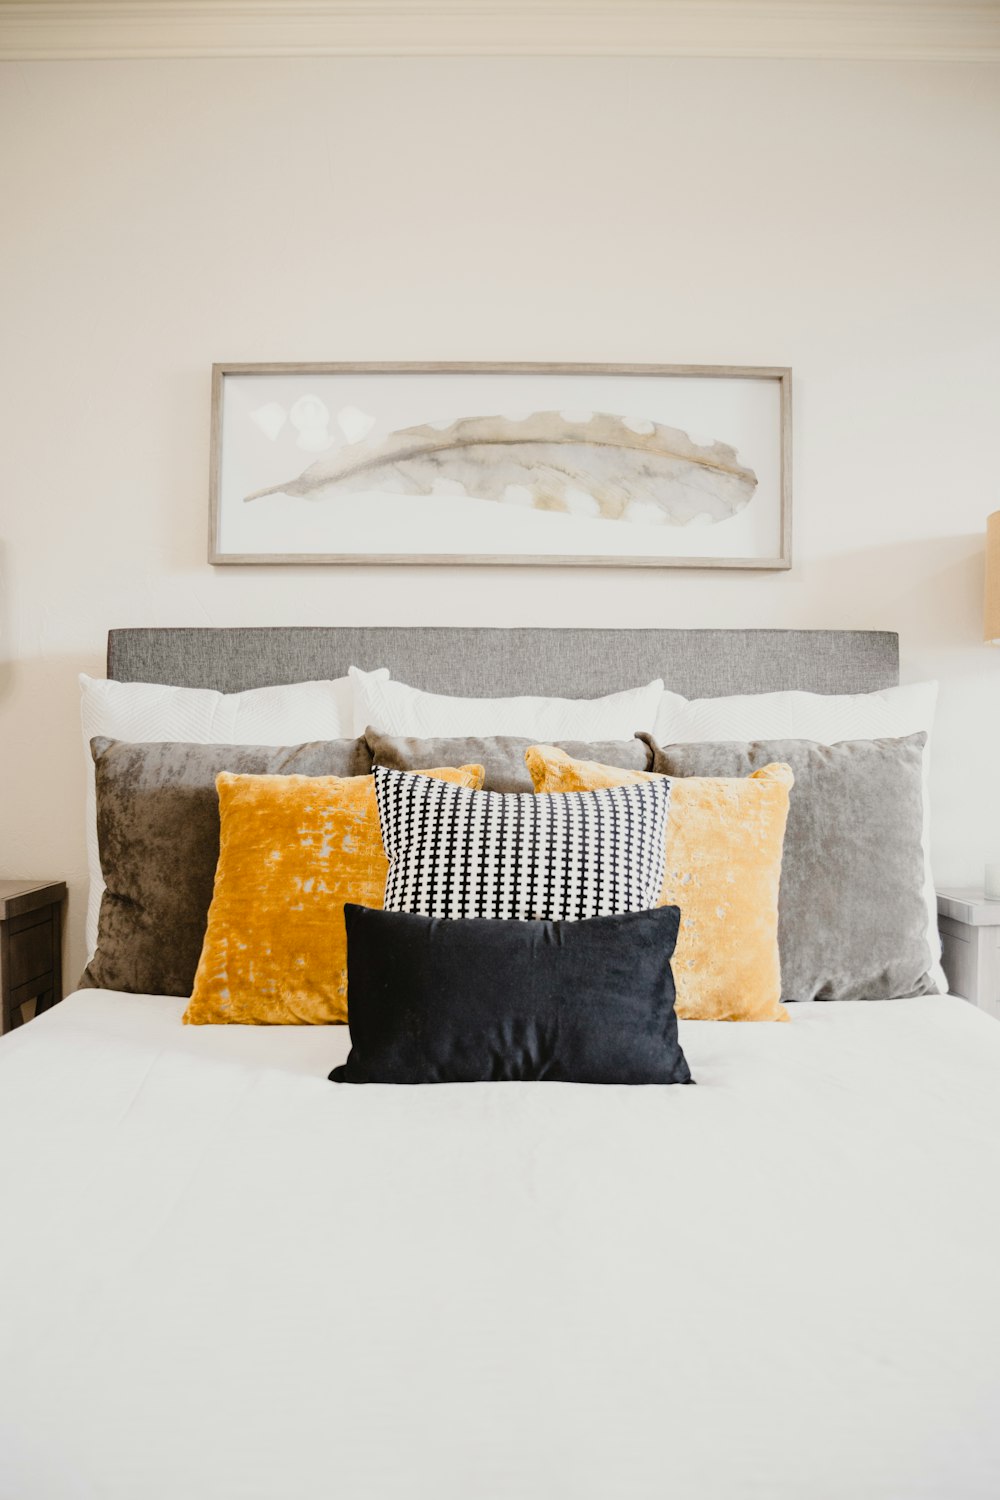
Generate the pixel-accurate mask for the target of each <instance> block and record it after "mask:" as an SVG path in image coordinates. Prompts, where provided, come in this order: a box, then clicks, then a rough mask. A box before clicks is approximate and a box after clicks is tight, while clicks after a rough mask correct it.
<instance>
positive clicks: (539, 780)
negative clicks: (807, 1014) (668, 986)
mask: <svg viewBox="0 0 1000 1500" xmlns="http://www.w3.org/2000/svg"><path fill="white" fill-rule="evenodd" d="M524 758H525V760H526V761H527V763H528V770H529V771H530V772H531V780H532V782H533V784H534V788H535V791H536V792H582V791H593V790H595V789H596V788H597V787H605V786H625V785H630V784H631V783H632V782H635V781H650V780H652V778H653V776H654V775H655V773H654V772H652V771H621V770H618V769H616V768H615V767H614V766H602V765H599V764H598V763H597V762H596V761H589V760H573V759H572V758H571V757H570V756H568V755H567V754H566V752H565V751H564V750H557V749H555V747H554V746H551V745H532V747H531V749H530V750H526V751H525V757H524ZM794 780H795V778H794V776H793V775H792V771H791V768H790V767H789V766H786V765H778V764H775V765H770V766H764V768H763V769H762V770H760V771H754V773H753V774H752V775H751V776H747V777H740V778H726V777H707V776H683V777H672V778H671V788H670V808H669V811H668V813H667V840H666V846H667V864H666V873H665V876H664V881H663V893H662V895H661V897H660V904H661V905H662V906H679V907H680V909H681V926H680V933H679V935H678V938H677V948H676V950H675V952H674V958H673V971H674V984H675V986H676V989H677V1014H678V1016H680V1017H681V1018H682V1019H683V1020H687V1021H787V1020H788V1012H787V1010H786V1009H785V1007H784V1006H783V1005H782V1004H781V964H780V960H779V957H778V883H779V881H780V878H781V850H782V846H783V844H784V838H785V820H786V818H787V817H788V794H789V791H790V789H791V787H792V785H793V783H794Z"/></svg>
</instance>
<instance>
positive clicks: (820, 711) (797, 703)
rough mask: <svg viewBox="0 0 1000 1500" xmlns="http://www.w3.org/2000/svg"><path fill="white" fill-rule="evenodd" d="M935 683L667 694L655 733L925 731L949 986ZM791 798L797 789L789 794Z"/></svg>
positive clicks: (928, 880)
mask: <svg viewBox="0 0 1000 1500" xmlns="http://www.w3.org/2000/svg"><path fill="white" fill-rule="evenodd" d="M937 692H938V685H937V683H936V682H913V683H909V684H907V685H906V686H905V687H894V688H884V689H883V691H882V692H880V693H843V694H835V693H831V694H827V693H750V694H746V695H745V696H742V697H734V698H682V697H681V696H680V694H679V693H671V692H665V693H664V694H663V698H662V700H661V702H660V710H659V713H658V714H657V716H656V731H655V735H654V738H655V739H656V740H657V742H658V743H659V744H661V745H691V744H697V743H700V742H703V741H706V740H818V741H819V743H820V744H823V745H834V744H836V743H837V741H838V740H874V739H900V738H902V737H903V736H904V735H908V734H919V733H920V732H921V731H923V732H924V733H925V734H926V735H927V746H926V749H925V750H924V829H923V845H924V901H925V904H926V907H927V942H928V945H929V946H930V951H931V959H932V964H931V970H930V972H931V976H932V978H933V979H934V982H935V984H936V985H937V987H938V989H939V990H945V989H947V982H946V980H945V976H944V971H943V970H942V968H941V961H940V960H941V938H940V935H939V933H938V919H937V896H936V894H935V890H934V875H933V871H932V869H931V802H930V783H929V772H930V748H931V730H932V728H933V725H934V709H935V706H936V704H937ZM792 795H793V796H794V795H795V794H794V792H793V793H792Z"/></svg>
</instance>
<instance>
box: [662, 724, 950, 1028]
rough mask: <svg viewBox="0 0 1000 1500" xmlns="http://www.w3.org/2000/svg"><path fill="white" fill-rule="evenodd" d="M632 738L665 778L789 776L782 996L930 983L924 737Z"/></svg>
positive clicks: (898, 992)
mask: <svg viewBox="0 0 1000 1500" xmlns="http://www.w3.org/2000/svg"><path fill="white" fill-rule="evenodd" d="M640 738H641V739H643V740H644V741H645V742H646V743H647V744H648V745H649V746H650V748H651V749H652V751H653V769H654V770H655V771H660V772H662V773H663V774H665V775H667V776H747V775H749V774H750V772H751V771H756V770H759V769H760V767H761V766H766V765H768V764H769V763H770V762H771V761H785V762H787V764H788V765H790V766H791V768H792V770H793V771H794V773H795V785H794V787H793V788H792V793H791V802H790V806H789V811H788V824H787V827H786V830H785V848H784V854H783V857H782V865H781V889H780V894H779V899H778V947H779V950H780V953H781V993H782V997H783V998H784V999H785V1000H889V999H893V998H896V997H899V996H903V995H926V994H930V993H933V992H934V991H935V990H936V988H937V986H936V985H935V983H934V981H933V979H932V977H931V974H930V969H931V964H932V957H931V953H930V950H929V948H928V943H927V907H926V904H925V899H924V854H923V843H922V831H923V780H922V764H923V751H924V745H925V743H926V740H927V736H926V735H925V734H911V735H909V736H908V737H907V738H905V739H891V740H890V739H882V740H843V741H842V742H841V743H840V744H837V745H820V744H816V743H814V742H813V741H812V740H754V741H752V742H750V743H749V744H738V743H734V744H729V743H718V744H701V745H664V746H662V747H661V746H659V745H657V744H656V742H655V741H654V740H653V739H651V737H650V736H649V735H641V736H640ZM681 921H682V922H683V903H682V910H681Z"/></svg>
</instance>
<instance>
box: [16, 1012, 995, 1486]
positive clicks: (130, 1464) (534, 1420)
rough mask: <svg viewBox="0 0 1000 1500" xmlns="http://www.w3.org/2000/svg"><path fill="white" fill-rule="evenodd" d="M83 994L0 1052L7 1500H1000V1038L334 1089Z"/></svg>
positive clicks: (835, 1021) (711, 1032)
mask: <svg viewBox="0 0 1000 1500" xmlns="http://www.w3.org/2000/svg"><path fill="white" fill-rule="evenodd" d="M182 1010H183V1002H182V1001H180V1000H175V999H169V998H164V997H155V996H154V997H145V996H134V995H120V994H112V993H108V992H101V991H87V992H83V993H79V994H76V995H73V996H70V997H69V998H68V999H67V1000H66V1001H64V1002H63V1003H62V1004H61V1005H60V1006H57V1007H56V1008H55V1009H54V1010H53V1011H51V1012H49V1013H47V1014H46V1015H44V1016H41V1017H39V1018H38V1019H37V1020H35V1021H33V1022H31V1023H29V1024H28V1025H27V1026H24V1027H22V1028H21V1029H20V1030H18V1031H16V1032H14V1033H12V1034H11V1035H10V1036H9V1037H6V1038H4V1039H3V1041H2V1043H0V1141H2V1152H0V1216H2V1220H3V1232H2V1235H0V1264H2V1268H3V1274H2V1286H3V1295H2V1297H0V1496H3V1497H4V1500H43V1497H44V1500H77V1497H81V1500H82V1497H87V1500H118V1497H128V1500H136V1497H143V1500H160V1497H163V1500H168V1497H169V1500H178V1497H184V1500H201V1497H206V1500H208V1497H211V1500H227V1497H240V1500H256V1497H260V1500H277V1497H280V1500H313V1497H315V1500H319V1497H324V1500H328V1497H330V1496H336V1497H338V1500H354V1497H359V1500H360V1497H364V1500H381V1497H393V1500H395V1497H400V1500H402V1497H406V1500H422V1497H424V1496H426V1497H434V1500H508V1497H519V1500H521V1497H525V1500H535V1497H540V1500H563V1497H565V1500H581V1497H583V1500H589V1497H595V1500H596V1497H601V1500H607V1497H615V1500H617V1497H621V1500H646V1497H650V1500H652V1497H657V1500H659V1497H663V1496H665V1495H676V1496H679V1497H683V1500H731V1497H733V1500H735V1497H740V1500H743V1497H755V1500H756V1497H760V1500H785V1497H788V1500H793V1497H794V1500H825V1497H830V1500H833V1497H838V1500H839V1497H851V1500H883V1497H884V1500H915V1497H921V1500H925V1497H942V1500H966V1497H984V1500H985V1497H991V1500H993V1497H996V1495H997V1494H998V1493H1000V1421H998V1415H997V1414H998V1412H1000V1202H998V1199H1000V1026H998V1025H997V1024H996V1022H995V1021H993V1020H991V1019H989V1018H987V1017H985V1016H984V1015H982V1014H981V1013H979V1012H978V1011H976V1010H974V1009H973V1008H972V1007H971V1006H969V1005H967V1004H966V1003H965V1002H964V1001H961V1000H957V999H953V998H948V997H943V996H928V997H925V998H920V999H914V1000H902V1001H895V1002H886V1003H882V1004H872V1005H865V1004H853V1005H852V1004H835V1005H825V1006H824V1005H800V1006H796V1007H795V1009H794V1013H793V1018H792V1023H791V1024H790V1025H788V1026H763V1025H761V1026H753V1025H721V1024H717V1025H713V1024H711V1023H704V1022H702V1023H697V1022H694V1023H682V1025H681V1033H682V1041H683V1044H684V1047H685V1049H686V1051H687V1055H688V1058H689V1061H690V1063H691V1067H692V1071H693V1073H694V1075H695V1078H696V1079H697V1086H696V1087H693V1088H650V1089H642V1088H636V1089H626V1088H586V1087H579V1086H574V1085H568V1084H541V1085H540V1084H479V1085H471V1086H470V1085H464V1086H463V1085H456V1086H443V1087H436V1088H422V1089H420V1088H417V1089H406V1088H402V1089H390V1088H379V1087H374V1086H372V1087H366V1088H350V1087H335V1086H334V1085H332V1084H330V1083H328V1082H327V1081H326V1074H327V1072H328V1071H329V1069H330V1068H331V1067H332V1066H333V1065H334V1064H335V1063H337V1062H339V1061H341V1060H342V1059H343V1057H344V1055H345V1052H346V1049H347V1045H348V1038H347V1033H346V1031H345V1030H344V1029H343V1028H315V1029H314V1028H307V1027H301V1028H243V1027H198V1028H194V1027H182V1026H181V1024H180V1016H181V1012H182Z"/></svg>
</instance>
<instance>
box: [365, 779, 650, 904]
mask: <svg viewBox="0 0 1000 1500" xmlns="http://www.w3.org/2000/svg"><path fill="white" fill-rule="evenodd" d="M374 776H375V796H376V799H377V802H378V813H379V823H380V826H381V829H382V842H383V844H384V845H385V852H386V856H387V858H388V860H389V876H388V879H387V881H386V887H385V909H386V910H387V911H408V912H416V913H419V914H420V915H421V916H425V917H516V918H521V919H529V920H545V921H566V920H570V921H575V920H579V919H581V918H584V917H607V916H614V915H616V914H617V913H620V912H631V911H647V910H649V909H650V908H652V907H655V906H656V905H657V904H658V902H659V898H660V890H661V887H662V885H663V868H664V843H665V828H666V818H667V808H668V806H669V803H670V779H669V777H658V778H655V779H650V780H648V781H642V782H639V783H637V784H636V785H633V786H619V787H609V788H605V789H602V790H599V791H592V792H591V791H588V792H571V793H556V794H554V795H551V796H531V795H530V794H527V793H526V794H521V793H501V792H479V791H472V790H470V789H469V788H467V787H460V786H449V785H446V784H445V783H443V782H436V781H429V780H428V779H427V778H426V777H423V776H414V775H412V774H411V773H409V772H407V771H393V770H388V769H386V768H385V767H382V766H376V768H375V772H374Z"/></svg>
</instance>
